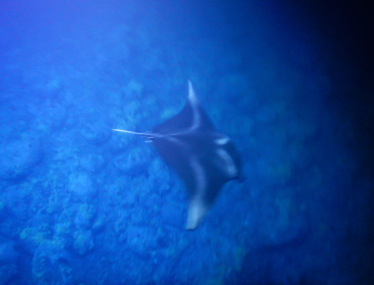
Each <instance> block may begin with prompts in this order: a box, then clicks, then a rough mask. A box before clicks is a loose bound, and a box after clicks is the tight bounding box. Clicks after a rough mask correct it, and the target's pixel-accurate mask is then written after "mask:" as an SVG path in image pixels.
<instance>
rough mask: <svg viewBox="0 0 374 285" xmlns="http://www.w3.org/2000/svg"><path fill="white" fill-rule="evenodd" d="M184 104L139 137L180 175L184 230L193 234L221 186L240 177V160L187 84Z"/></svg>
mask: <svg viewBox="0 0 374 285" xmlns="http://www.w3.org/2000/svg"><path fill="white" fill-rule="evenodd" d="M188 86H189V93H188V100H187V102H186V104H185V106H184V108H183V109H182V110H181V111H180V112H179V113H178V114H177V115H175V116H174V117H172V118H170V119H169V120H167V121H165V122H163V123H162V124H160V125H158V126H156V127H155V128H153V130H152V131H150V132H145V133H140V132H133V131H128V130H119V129H113V130H114V131H118V132H124V133H130V134H135V135H142V136H145V137H146V138H147V140H148V141H151V142H152V143H153V145H154V146H155V148H156V150H157V151H158V152H159V153H160V155H161V157H162V158H163V159H164V160H165V161H166V162H167V163H168V164H169V165H170V166H171V167H172V168H174V169H175V171H176V172H177V173H178V174H179V175H180V177H181V178H182V180H183V181H184V182H185V185H186V188H187V190H188V194H189V199H190V201H189V207H188V214H187V223H186V229H188V230H193V229H195V228H196V227H197V226H198V224H199V223H200V221H201V219H202V218H203V217H204V216H205V214H206V212H207V211H208V210H209V208H210V207H211V206H212V204H213V202H214V201H215V199H216V197H217V195H218V193H219V191H220V189H221V188H222V186H223V185H224V184H225V183H226V182H228V181H229V180H232V179H240V178H241V177H242V169H241V162H240V157H239V155H238V153H237V151H236V148H235V146H234V144H233V143H232V141H231V140H230V138H228V137H227V136H226V135H224V134H221V133H219V132H218V131H217V130H216V128H215V127H214V125H213V123H212V122H211V121H210V119H209V117H208V115H207V114H206V113H205V111H204V110H203V109H202V107H201V105H200V103H199V101H198V99H197V97H196V94H195V91H194V89H193V87H192V84H191V82H190V81H188Z"/></svg>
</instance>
